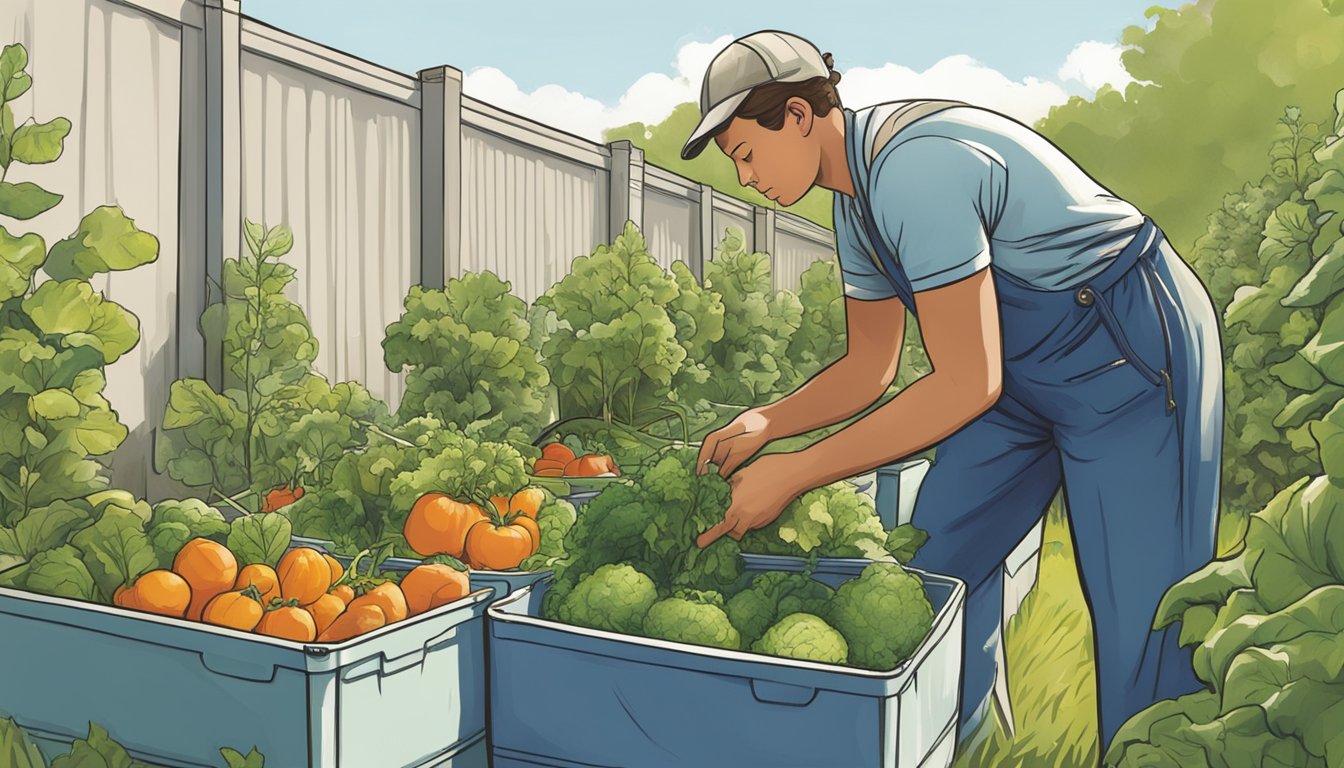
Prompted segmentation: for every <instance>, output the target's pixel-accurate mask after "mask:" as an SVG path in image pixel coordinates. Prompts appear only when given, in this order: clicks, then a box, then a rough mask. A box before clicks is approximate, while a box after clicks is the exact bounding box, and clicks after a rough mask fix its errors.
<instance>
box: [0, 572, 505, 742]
mask: <svg viewBox="0 0 1344 768" xmlns="http://www.w3.org/2000/svg"><path fill="white" fill-rule="evenodd" d="M490 597H491V592H490V591H489V590H480V591H477V592H473V593H472V594H471V595H469V596H467V597H466V598H463V599H462V600H459V601H456V602H454V603H452V604H450V605H445V606H442V607H440V608H436V609H434V610H432V611H428V612H426V613H424V614H421V615H419V616H414V617H411V618H409V619H407V620H405V621H401V622H397V623H396V624H393V625H391V626H388V627H386V628H383V629H380V630H377V631H375V632H371V633H368V634H366V635H361V636H360V637H356V638H354V639H352V640H349V641H346V642H344V643H338V644H303V643H295V642H290V641H286V640H279V639H276V638H270V637H266V636H263V635H256V634H251V633H246V632H238V631H235V630H230V629H224V628H222V627H215V626H211V625H208V624H201V623H198V622H190V621H186V620H182V619H172V618H167V617H160V616H153V615H150V614H145V613H138V612H134V611H129V610H125V609H121V608H116V607H112V606H105V605H98V604H94V603H86V602H82V601H78V600H68V599H65V598H58V597H49V596H46V595H38V594H33V593H30V592H24V591H20V590H14V589H5V588H0V710H3V711H6V712H8V713H9V714H10V715H12V716H13V717H14V718H15V720H16V721H17V722H18V723H19V725H21V726H23V727H24V728H25V729H27V730H28V731H29V732H31V733H32V734H33V735H34V737H35V738H37V739H38V740H39V742H40V743H43V744H44V745H45V747H46V749H47V751H48V752H51V751H54V750H55V749H58V748H59V745H68V744H69V743H70V742H71V741H73V740H74V739H78V738H83V737H84V736H85V735H86V734H87V733H88V725H89V723H90V722H94V723H97V724H99V725H101V726H103V727H104V728H106V729H107V730H108V732H109V734H111V736H112V738H114V739H116V740H117V741H118V742H120V743H121V744H123V745H124V746H125V747H126V748H127V750H128V751H130V752H131V754H132V755H133V756H135V757H136V758H138V759H141V760H144V761H147V762H151V763H154V764H156V765H166V766H174V767H175V768H179V767H180V768H186V767H188V766H189V767H190V768H205V767H206V766H209V767H210V768H215V767H216V766H218V765H220V760H221V758H220V756H219V748H220V747H225V746H228V747H234V748H236V749H240V750H242V751H243V752H246V751H247V750H248V749H250V748H251V747H252V746H253V745H255V746H256V747H257V749H258V750H259V751H261V752H262V753H263V754H264V755H265V756H266V765H268V766H278V767H282V768H283V767H287V766H294V767H295V768H299V767H301V766H313V767H317V766H321V768H369V767H370V766H407V767H410V766H415V767H416V768H429V766H452V767H453V768H485V767H486V765H487V758H488V752H487V749H486V745H485V723H486V689H485V664H484V658H485V639H486V636H485V629H484V623H485V619H484V614H485V609H486V606H487V605H488V604H489V602H490Z"/></svg>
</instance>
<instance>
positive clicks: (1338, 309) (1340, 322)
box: [1300, 294, 1344, 385]
mask: <svg viewBox="0 0 1344 768" xmlns="http://www.w3.org/2000/svg"><path fill="white" fill-rule="evenodd" d="M1300 354H1301V355H1302V357H1303V358H1304V359H1306V361H1307V362H1309V363H1311V364H1312V365H1314V366H1316V369H1317V370H1318V371H1320V372H1321V375H1323V376H1325V378H1327V379H1329V380H1330V381H1331V382H1332V383H1334V384H1341V385H1344V294H1340V295H1339V296H1336V297H1335V298H1334V299H1333V300H1331V302H1330V304H1329V305H1327V306H1326V308H1325V315H1324V316H1323V317H1322V318H1321V328H1320V330H1319V331H1318V332H1317V333H1316V335H1315V336H1313V337H1312V339H1311V340H1310V341H1309V342H1307V345H1306V346H1305V347H1303V348H1302V351H1301V353H1300Z"/></svg>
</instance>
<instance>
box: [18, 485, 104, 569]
mask: <svg viewBox="0 0 1344 768" xmlns="http://www.w3.org/2000/svg"><path fill="white" fill-rule="evenodd" d="M92 515H93V510H92V509H91V508H90V507H89V505H88V504H87V503H85V502H83V501H82V500H76V501H57V502H53V503H52V504H51V505H49V506H46V507H42V508H41V509H35V510H33V511H32V512H29V513H28V515H27V516H26V517H24V518H23V519H22V520H20V521H19V523H18V525H16V526H14V538H15V541H16V543H17V544H18V546H19V549H20V551H21V553H22V554H23V556H24V558H25V559H31V558H32V557H33V555H36V554H37V553H38V552H40V551H42V550H44V549H54V548H56V547H59V546H62V545H64V544H65V543H66V539H67V538H68V537H69V536H70V534H71V533H72V532H74V531H76V530H79V529H80V528H82V527H83V526H85V525H87V524H88V523H89V521H90V520H91V519H92Z"/></svg>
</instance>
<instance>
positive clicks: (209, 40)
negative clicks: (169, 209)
mask: <svg viewBox="0 0 1344 768" xmlns="http://www.w3.org/2000/svg"><path fill="white" fill-rule="evenodd" d="M240 13H241V11H240V8H239V0H207V2H206V3H205V22H204V29H205V32H204V36H205V45H204V49H205V62H204V63H205V78H204V79H205V89H204V94H203V95H202V100H203V101H204V114H205V179H204V187H205V217H204V225H205V226H204V230H205V243H204V246H205V276H206V289H205V303H206V304H207V305H208V304H214V303H218V302H220V301H223V299H224V296H223V294H222V291H221V290H220V288H219V286H220V285H222V281H223V276H224V259H226V258H228V257H230V256H233V257H237V256H238V255H239V251H240V249H241V247H242V242H241V240H242V238H241V236H240V235H241V232H242V228H243V211H242V208H243V151H242V149H243V148H242V141H243V135H242V133H243V126H242V122H243V117H242V101H243V99H242V61H241V48H242V17H241V15H240ZM212 336H213V338H212ZM205 380H206V381H207V382H208V383H209V384H210V385H211V386H212V387H213V388H215V389H216V390H219V389H222V388H223V384H224V350H223V347H222V345H221V343H220V339H219V336H218V335H217V334H206V337H205Z"/></svg>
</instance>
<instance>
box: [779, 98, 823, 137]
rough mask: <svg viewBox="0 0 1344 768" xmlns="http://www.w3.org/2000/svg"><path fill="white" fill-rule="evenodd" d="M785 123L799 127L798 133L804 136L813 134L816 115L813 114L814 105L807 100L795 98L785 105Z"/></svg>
mask: <svg viewBox="0 0 1344 768" xmlns="http://www.w3.org/2000/svg"><path fill="white" fill-rule="evenodd" d="M784 117H785V121H786V122H787V123H789V124H790V125H796V126H798V131H799V133H801V134H802V135H803V136H807V135H809V134H811V133H812V123H813V121H814V120H815V119H816V115H815V114H814V113H813V112H812V105H811V104H809V103H808V101H807V99H803V98H799V97H797V96H794V97H793V98H791V99H789V100H788V101H787V102H785V104H784Z"/></svg>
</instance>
